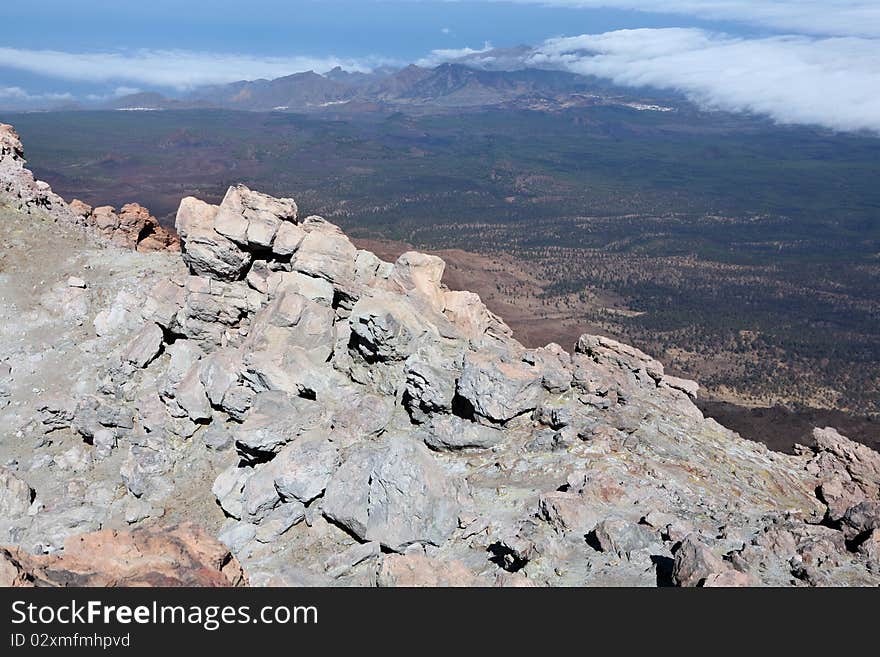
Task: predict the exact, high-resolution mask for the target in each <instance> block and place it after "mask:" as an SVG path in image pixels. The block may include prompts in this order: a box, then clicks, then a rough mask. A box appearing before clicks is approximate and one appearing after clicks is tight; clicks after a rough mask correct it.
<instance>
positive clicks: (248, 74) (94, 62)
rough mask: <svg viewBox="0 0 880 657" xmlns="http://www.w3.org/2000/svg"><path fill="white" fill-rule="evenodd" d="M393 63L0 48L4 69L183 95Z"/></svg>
mask: <svg viewBox="0 0 880 657" xmlns="http://www.w3.org/2000/svg"><path fill="white" fill-rule="evenodd" d="M390 63H392V62H391V61H390V60H383V59H380V58H367V59H345V58H337V57H258V56H251V55H238V54H224V53H211V52H195V51H188V50H135V51H131V52H105V53H70V52H62V51H57V50H28V49H22V48H0V68H10V69H16V70H21V71H27V72H29V73H35V74H38V75H44V76H48V77H53V78H62V79H66V80H76V81H81V82H128V83H132V82H133V83H137V84H142V85H144V86H153V87H156V86H159V87H170V88H175V89H179V90H186V89H192V88H194V87H198V86H201V85H206V84H223V83H227V82H235V81H237V80H253V79H256V78H277V77H282V76H285V75H290V74H291V73H298V72H302V71H308V70H313V71H317V72H319V73H323V72H326V71H329V70H330V69H332V68H334V67H335V66H341V67H342V68H343V69H345V70H348V71H369V70H371V68H373V67H374V66H378V65H381V64H390Z"/></svg>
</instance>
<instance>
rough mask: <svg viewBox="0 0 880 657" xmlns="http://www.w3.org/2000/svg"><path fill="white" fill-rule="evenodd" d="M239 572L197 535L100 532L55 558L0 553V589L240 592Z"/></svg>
mask: <svg viewBox="0 0 880 657" xmlns="http://www.w3.org/2000/svg"><path fill="white" fill-rule="evenodd" d="M246 584H247V580H246V579H245V577H244V573H243V571H242V569H241V566H240V565H239V564H238V561H236V559H235V557H233V556H232V555H231V554H230V553H229V550H228V549H227V548H226V547H225V546H223V545H221V544H220V543H218V542H217V540H216V539H214V538H211V537H210V536H208V535H207V534H205V532H204V531H203V530H202V529H199V528H198V527H195V526H193V525H182V526H179V527H175V528H172V529H169V530H166V531H156V530H150V529H135V530H134V531H130V532H116V531H100V532H95V533H93V534H83V535H80V536H75V537H72V538H70V539H68V540H67V542H66V543H65V546H64V552H63V553H62V554H59V555H50V556H33V555H29V554H26V553H23V552H22V551H21V550H17V549H14V548H13V549H9V548H6V549H3V548H0V586H243V585H246Z"/></svg>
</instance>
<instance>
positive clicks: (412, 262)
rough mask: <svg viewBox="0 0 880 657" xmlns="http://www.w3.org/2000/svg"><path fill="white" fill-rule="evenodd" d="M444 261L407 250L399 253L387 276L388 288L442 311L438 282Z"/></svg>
mask: <svg viewBox="0 0 880 657" xmlns="http://www.w3.org/2000/svg"><path fill="white" fill-rule="evenodd" d="M445 268H446V263H445V262H443V260H441V259H440V258H438V257H437V256H432V255H427V254H425V253H417V252H415V251H408V252H406V253H404V254H403V255H401V256H400V257H399V258H398V259H397V262H395V263H394V266H393V267H392V269H391V273H390V275H389V276H388V278H387V283H386V286H387V287H388V289H391V290H393V291H396V292H398V293H402V294H406V295H411V296H413V297H415V298H417V299H421V300H423V301H425V302H427V303H428V305H429V306H430V307H432V308H433V309H434V310H436V311H438V312H442V311H443V309H444V307H445V303H446V302H445V295H444V289H443V287H442V286H441V284H440V281H441V279H442V278H443V270H444V269H445Z"/></svg>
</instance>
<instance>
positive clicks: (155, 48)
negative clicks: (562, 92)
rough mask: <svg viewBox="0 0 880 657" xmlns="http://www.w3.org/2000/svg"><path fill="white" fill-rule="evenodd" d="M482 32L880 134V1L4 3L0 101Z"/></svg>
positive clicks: (101, 92)
mask: <svg viewBox="0 0 880 657" xmlns="http://www.w3.org/2000/svg"><path fill="white" fill-rule="evenodd" d="M486 43H490V44H491V45H492V46H495V47H507V46H514V45H520V44H525V45H530V46H533V47H534V48H535V52H534V53H532V55H531V56H530V57H529V58H528V61H523V62H522V65H540V66H546V67H552V68H562V69H566V70H571V71H575V72H580V73H587V74H591V75H599V76H602V77H606V78H609V79H612V80H614V81H615V82H617V83H619V84H624V85H630V86H634V87H639V86H646V85H647V86H653V87H659V88H668V89H676V90H679V91H681V92H683V93H685V94H687V95H688V96H690V97H691V98H692V99H693V100H694V101H695V102H698V103H700V104H702V105H705V106H707V107H719V108H721V109H727V110H733V111H750V112H756V113H761V114H766V115H769V116H771V117H773V118H775V119H777V120H779V121H782V122H793V123H820V124H823V125H827V126H829V127H834V128H838V129H845V130H849V129H856V130H858V129H865V128H867V129H872V130H880V2H877V1H876V0H507V1H504V0H469V1H462V2H456V1H437V0H387V1H386V0H322V1H316V0H300V1H295V0H294V1H291V0H251V1H249V2H244V1H242V0H211V1H208V0H195V1H190V2H183V1H181V0H176V1H172V0H149V1H148V2H143V1H141V2H131V1H130V0H41V2H39V3H38V4H37V3H34V2H23V1H21V0H3V2H0V108H3V107H5V108H16V107H17V108H24V107H40V106H51V105H58V104H61V103H64V102H69V101H74V100H76V101H83V100H92V101H96V100H98V99H100V98H106V97H110V96H113V95H120V94H124V93H128V92H131V91H134V90H140V89H150V90H158V91H163V92H166V93H171V94H175V93H177V94H181V93H186V91H187V90H189V89H191V88H193V87H196V86H198V85H201V84H209V83H222V82H229V81H233V80H237V79H253V78H257V77H278V76H280V75H285V74H289V73H294V72H297V71H302V70H309V69H313V70H316V71H318V72H323V71H326V70H329V69H330V68H332V67H333V66H335V65H337V64H338V65H341V66H343V68H346V69H350V70H369V69H371V68H374V67H376V66H379V65H383V64H390V65H401V66H402V65H404V64H406V63H409V62H413V61H422V62H423V63H437V62H439V61H442V60H446V59H454V58H455V57H456V55H457V51H459V50H461V49H465V48H470V49H481V48H483V47H484V44H486ZM841 106H843V108H844V109H843V110H841V109H840V107H841Z"/></svg>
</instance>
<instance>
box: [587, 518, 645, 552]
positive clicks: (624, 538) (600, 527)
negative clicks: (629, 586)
mask: <svg viewBox="0 0 880 657" xmlns="http://www.w3.org/2000/svg"><path fill="white" fill-rule="evenodd" d="M593 534H594V536H595V537H596V542H597V543H598V545H599V547H601V548H602V551H603V552H611V553H613V554H617V555H618V556H626V555H628V554H629V553H630V552H633V551H635V550H641V549H643V548H647V547H649V546H651V545H652V544H657V543H659V542H660V541H659V536H658V535H657V534H656V532H654V531H653V530H652V529H651V528H649V527H647V526H645V525H639V524H636V523H633V522H629V521H627V520H624V519H623V518H606V519H605V520H603V521H601V522H600V523H599V524H597V525H596V528H595V529H594V530H593Z"/></svg>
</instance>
